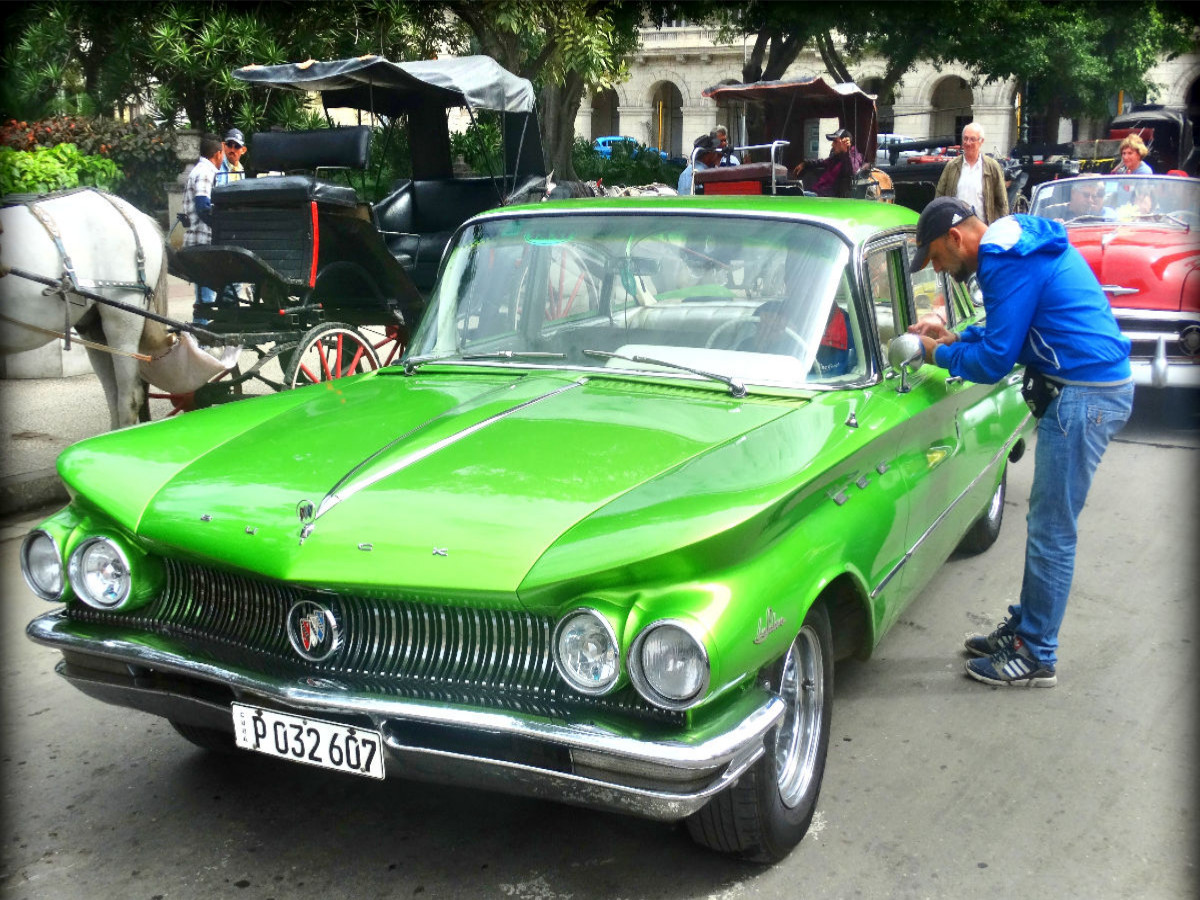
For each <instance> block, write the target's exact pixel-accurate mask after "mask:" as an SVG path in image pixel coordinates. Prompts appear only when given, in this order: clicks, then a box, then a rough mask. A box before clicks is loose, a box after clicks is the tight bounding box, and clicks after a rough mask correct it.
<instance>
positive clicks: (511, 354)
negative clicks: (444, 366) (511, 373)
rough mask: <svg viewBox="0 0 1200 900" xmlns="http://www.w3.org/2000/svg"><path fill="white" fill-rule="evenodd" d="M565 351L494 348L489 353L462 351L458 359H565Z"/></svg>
mask: <svg viewBox="0 0 1200 900" xmlns="http://www.w3.org/2000/svg"><path fill="white" fill-rule="evenodd" d="M566 358H567V354H565V353H552V352H550V351H547V350H495V351H493V352H491V353H464V354H462V356H460V357H459V359H566Z"/></svg>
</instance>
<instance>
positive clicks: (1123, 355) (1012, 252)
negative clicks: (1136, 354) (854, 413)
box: [934, 215, 1132, 385]
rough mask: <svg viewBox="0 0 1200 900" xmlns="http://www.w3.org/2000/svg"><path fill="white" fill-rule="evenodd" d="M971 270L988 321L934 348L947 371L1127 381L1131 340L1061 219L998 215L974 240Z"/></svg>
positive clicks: (981, 379) (985, 379)
mask: <svg viewBox="0 0 1200 900" xmlns="http://www.w3.org/2000/svg"><path fill="white" fill-rule="evenodd" d="M975 274H976V277H977V278H978V279H979V286H980V288H982V290H983V298H984V304H985V306H986V308H987V320H986V322H985V323H984V325H982V326H979V325H972V326H971V327H969V328H966V329H964V330H963V332H962V333H961V334H960V335H959V340H958V341H957V342H956V343H953V344H950V345H948V346H940V347H938V348H937V350H936V352H935V354H934V359H935V360H936V361H937V364H938V365H939V366H942V367H943V368H946V369H949V370H950V374H951V375H961V376H962V377H963V378H966V379H968V380H970V381H974V382H978V383H981V384H994V383H995V382H997V381H999V380H1000V379H1001V378H1003V377H1004V376H1005V375H1007V374H1008V373H1009V372H1010V371H1011V370H1012V367H1013V366H1014V365H1015V364H1016V363H1021V364H1023V365H1032V366H1036V367H1037V368H1038V369H1040V370H1041V371H1042V372H1044V373H1045V374H1046V375H1048V376H1050V377H1051V378H1054V379H1056V380H1058V381H1062V382H1065V383H1068V384H1090V385H1110V384H1122V383H1125V382H1127V381H1129V380H1131V377H1132V375H1131V370H1130V368H1129V346H1130V344H1129V339H1128V338H1126V337H1124V336H1123V335H1122V334H1121V330H1120V329H1119V328H1118V327H1117V320H1116V319H1115V318H1114V317H1113V314H1112V308H1111V307H1110V306H1109V304H1108V298H1107V297H1106V296H1105V295H1104V291H1102V290H1101V289H1100V283H1099V282H1098V281H1096V276H1095V275H1093V274H1092V270H1091V269H1089V268H1088V264H1087V262H1086V261H1085V260H1084V258H1083V256H1082V254H1080V252H1079V251H1078V250H1076V249H1075V248H1074V247H1072V246H1071V244H1070V242H1069V241H1068V240H1067V230H1066V229H1065V228H1064V227H1063V225H1062V223H1061V222H1054V221H1051V220H1049V219H1042V218H1038V217H1036V216H1021V215H1013V216H1005V217H1004V218H1003V219H998V220H997V221H996V222H995V223H994V224H993V225H991V226H990V227H989V228H988V230H987V231H986V232H985V233H984V235H983V238H982V240H981V241H980V243H979V266H978V269H977V271H976V273H975Z"/></svg>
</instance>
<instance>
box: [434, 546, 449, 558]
mask: <svg viewBox="0 0 1200 900" xmlns="http://www.w3.org/2000/svg"><path fill="white" fill-rule="evenodd" d="M433 555H434V556H449V555H450V550H449V549H448V548H446V547H434V548H433Z"/></svg>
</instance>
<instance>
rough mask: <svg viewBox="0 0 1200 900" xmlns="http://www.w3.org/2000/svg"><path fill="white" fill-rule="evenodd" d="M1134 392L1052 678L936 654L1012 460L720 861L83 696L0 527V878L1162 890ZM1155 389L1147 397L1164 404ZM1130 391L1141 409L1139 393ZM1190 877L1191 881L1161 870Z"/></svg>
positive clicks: (1162, 529)
mask: <svg viewBox="0 0 1200 900" xmlns="http://www.w3.org/2000/svg"><path fill="white" fill-rule="evenodd" d="M1181 402H1182V401H1181V400H1180V399H1179V398H1178V397H1172V398H1170V400H1169V402H1167V403H1166V404H1162V403H1159V404H1155V403H1152V402H1149V401H1144V400H1142V399H1141V398H1140V397H1139V404H1138V413H1137V421H1136V422H1135V424H1134V425H1132V426H1130V427H1129V428H1128V429H1126V431H1125V432H1124V433H1123V434H1122V436H1121V438H1120V441H1119V442H1118V443H1116V444H1114V445H1113V446H1112V447H1111V448H1110V450H1109V453H1108V455H1107V456H1106V458H1105V460H1104V463H1103V465H1102V466H1101V469H1100V472H1099V475H1098V477H1097V481H1096V485H1095V487H1094V489H1093V492H1092V496H1091V498H1090V500H1089V503H1088V507H1087V509H1086V511H1085V513H1084V515H1083V519H1082V539H1081V552H1080V556H1079V561H1078V566H1077V576H1076V581H1075V588H1074V593H1073V595H1072V600H1071V607H1070V610H1069V612H1068V616H1067V620H1066V624H1065V627H1064V629H1063V633H1062V643H1063V646H1062V652H1061V661H1060V670H1059V671H1060V676H1059V686H1058V687H1057V688H1055V689H1053V690H1038V691H1027V690H1002V689H995V688H988V687H984V686H982V685H979V684H976V683H974V682H971V681H969V680H967V679H966V678H965V677H963V675H962V663H963V656H962V655H961V652H960V647H961V640H962V636H963V634H964V633H965V632H968V631H972V630H975V629H980V628H984V629H986V628H988V627H990V625H991V624H992V622H993V621H994V619H995V617H997V616H998V615H1000V614H1002V612H1003V610H1004V607H1005V605H1006V604H1007V603H1008V602H1010V601H1011V600H1012V599H1013V598H1014V596H1015V593H1016V591H1017V589H1018V586H1019V573H1020V566H1021V558H1022V551H1023V540H1024V510H1025V506H1026V501H1027V497H1028V490H1029V483H1030V476H1031V474H1032V457H1031V456H1029V457H1027V458H1026V459H1025V460H1024V461H1023V462H1022V463H1021V464H1019V465H1017V466H1015V467H1014V468H1013V469H1012V471H1011V474H1010V480H1009V497H1008V506H1007V509H1006V522H1005V526H1004V530H1003V532H1002V534H1001V537H1000V540H999V541H998V543H997V544H996V545H995V546H994V547H993V548H992V549H991V550H990V551H989V552H988V553H986V554H984V555H983V556H981V557H974V558H961V559H959V558H956V559H953V560H951V562H950V563H949V564H948V565H947V566H946V567H945V568H944V569H943V570H942V572H941V573H940V575H939V576H938V577H937V578H936V579H935V581H934V582H933V583H932V584H931V585H930V587H929V588H928V590H927V591H926V592H925V593H924V595H923V596H922V597H920V598H919V599H918V600H917V601H916V602H915V603H914V604H913V605H912V606H911V607H910V608H909V609H908V611H907V612H906V613H905V614H904V615H903V616H902V617H901V620H900V622H899V624H898V625H897V626H896V627H895V629H894V630H893V631H892V632H891V633H890V634H889V636H888V637H887V638H886V639H885V640H884V642H883V643H882V645H881V646H880V647H879V649H878V651H877V655H876V656H875V658H874V659H872V660H870V661H868V662H850V663H846V664H842V665H839V667H838V670H837V677H836V681H837V700H836V703H835V708H834V720H833V728H834V731H833V741H832V744H831V752H830V761H829V766H828V769H827V771H826V775H825V786H824V791H823V793H822V796H821V801H820V805H819V808H818V812H817V817H816V820H815V823H814V826H813V829H812V831H811V832H810V834H809V835H808V837H807V838H806V839H805V840H804V842H803V843H802V844H801V845H800V847H799V848H798V849H797V850H796V851H795V852H794V853H793V854H792V855H791V856H790V857H789V858H788V859H787V860H786V861H785V862H783V863H782V864H780V865H778V866H776V867H774V868H771V869H762V868H757V867H748V866H744V865H738V864H734V863H730V862H726V861H724V860H722V859H720V858H718V857H715V856H712V855H710V854H707V853H705V852H703V851H701V850H699V849H697V848H695V847H693V846H692V845H691V844H690V842H689V841H688V839H687V837H686V834H685V832H684V831H683V830H682V829H680V828H673V827H669V826H663V825H659V824H654V823H648V822H642V821H638V820H633V819H626V818H621V817H618V816H614V815H606V814H598V813H593V812H588V811H583V810H576V809H572V808H568V807H564V806H558V805H553V804H548V803H540V802H535V801H531V800H523V799H512V798H507V797H502V796H497V795H481V794H475V793H472V792H469V791H467V790H462V789H449V788H443V787H435V786H429V785H421V784H412V783H407V782H405V781H402V780H390V781H388V782H386V783H384V784H378V783H376V782H372V781H368V780H366V779H355V778H351V777H349V776H344V775H337V774H332V773H325V772H322V771H317V770H313V769H310V768H306V767H302V766H296V765H291V764H288V763H286V762H277V761H274V760H269V759H265V758H256V757H251V756H250V755H248V754H240V755H235V756H231V757H217V756H211V755H206V754H205V753H203V752H201V751H199V750H197V749H195V748H193V747H192V746H191V745H190V744H188V743H186V742H185V741H184V740H183V739H182V738H179V737H178V736H176V735H175V733H174V732H173V731H172V730H171V728H170V727H169V726H168V725H167V724H166V723H165V722H164V721H161V720H158V719H155V718H152V717H150V716H146V715H142V714H139V713H133V712H128V711H124V710H118V709H116V708H114V707H106V706H103V705H101V704H99V703H97V702H95V701H92V700H89V699H88V698H86V697H84V696H83V695H82V694H80V693H78V692H76V691H75V690H74V689H73V688H70V687H69V686H68V685H67V684H66V683H65V682H63V681H62V680H61V679H60V678H59V677H58V676H56V675H55V674H54V673H53V667H54V663H55V661H56V658H57V656H56V654H55V653H53V652H51V651H48V650H45V649H42V648H39V647H36V646H34V645H33V644H31V643H30V642H29V641H27V640H26V639H25V638H24V636H23V634H22V631H21V629H22V627H23V625H24V623H25V622H27V621H28V620H29V619H30V618H32V617H33V616H34V615H36V614H37V613H38V612H39V611H41V610H42V609H44V604H42V603H41V602H40V601H38V600H36V599H35V598H34V597H33V596H32V595H31V594H30V593H29V591H28V590H27V589H26V588H25V586H24V584H23V583H22V582H21V579H20V575H19V573H18V572H17V567H16V563H15V560H16V551H17V546H18V544H19V540H20V537H21V536H22V535H23V534H24V532H25V531H26V530H27V529H28V527H29V526H30V525H31V524H34V523H35V522H36V521H37V518H36V517H26V518H24V519H21V520H16V519H10V520H8V521H7V522H5V523H4V524H3V527H2V529H0V552H2V554H3V561H4V562H3V597H4V601H5V602H4V605H3V625H4V636H3V639H2V640H3V643H2V644H0V646H2V651H3V658H2V661H0V665H2V667H3V677H4V684H5V690H4V695H3V698H4V710H3V718H2V726H3V750H2V756H0V776H2V779H3V780H2V784H3V809H4V811H5V815H6V817H7V821H6V823H5V824H6V828H5V832H4V833H5V838H4V842H3V847H4V850H3V853H4V858H3V863H2V867H0V893H3V894H4V896H6V897H11V898H13V900H23V898H30V900H33V898H39V900H42V898H44V900H73V898H87V900H101V898H145V900H150V898H164V900H183V898H205V900H207V898H226V897H236V898H246V900H251V898H254V900H263V898H272V897H273V898H278V900H283V898H297V900H305V898H329V897H355V898H370V897H385V896H386V897H414V896H420V897H422V898H426V897H429V898H441V897H516V898H527V900H535V898H536V900H550V898H567V897H573V898H590V897H597V898H641V897H663V898H691V897H717V898H741V897H766V898H789V900H792V898H797V897H804V898H850V897H864V898H882V897H889V898H943V897H945V898H949V897H954V898H958V897H961V896H963V895H964V894H971V895H978V896H985V897H1032V896H1038V897H1054V898H1072V897H1079V898H1128V897H1139V898H1164V900H1166V898H1180V897H1187V896H1195V893H1194V889H1195V886H1196V872H1195V865H1196V857H1195V848H1196V843H1197V842H1196V829H1195V815H1196V781H1195V778H1196V754H1195V748H1196V738H1197V734H1196V716H1195V714H1196V695H1195V685H1196V680H1197V675H1198V673H1197V665H1196V663H1197V654H1196V640H1195V638H1196V628H1195V625H1196V622H1195V612H1194V608H1195V602H1196V599H1197V597H1196V584H1197V574H1198V573H1197V570H1196V563H1195V558H1196V555H1195V549H1194V548H1195V539H1196V534H1197V506H1196V498H1197V496H1200V492H1198V491H1197V475H1198V474H1200V471H1198V462H1200V449H1198V448H1200V440H1198V438H1200V428H1198V427H1197V420H1196V419H1195V417H1194V415H1193V414H1191V413H1189V414H1187V415H1184V414H1181V413H1180V410H1179V403H1181ZM1164 406H1165V408H1164ZM1152 407H1155V408H1152ZM1189 885H1191V887H1189Z"/></svg>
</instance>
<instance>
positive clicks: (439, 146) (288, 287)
mask: <svg viewBox="0 0 1200 900" xmlns="http://www.w3.org/2000/svg"><path fill="white" fill-rule="evenodd" d="M234 75H235V76H236V77H237V78H239V79H241V80H243V81H247V82H250V83H252V84H256V85H260V86H270V87H274V88H281V89H287V90H295V91H302V92H306V93H319V94H320V95H321V100H322V103H323V104H324V106H325V108H326V109H327V110H328V109H334V108H349V109H352V110H358V111H361V112H363V113H368V114H370V116H371V117H372V118H375V119H379V118H382V119H383V120H384V121H386V122H387V123H388V127H389V128H395V127H396V126H397V124H398V123H399V122H400V121H402V120H407V124H408V131H409V140H410V146H411V148H412V177H411V178H404V179H401V180H399V181H397V182H396V183H395V184H393V185H392V186H391V189H390V191H389V192H388V193H387V194H386V196H384V197H383V198H382V199H380V200H379V201H378V202H376V203H373V204H370V203H365V202H362V200H361V199H360V197H359V196H358V195H357V193H356V191H355V190H354V189H353V188H352V187H350V186H348V185H346V184H338V183H334V182H333V181H331V180H328V179H325V178H321V177H319V175H320V173H322V172H327V171H329V170H350V171H358V172H366V171H367V170H368V168H369V164H370V159H369V156H370V146H371V129H370V128H369V127H367V126H365V125H357V126H349V127H339V128H330V129H318V130H314V131H305V132H267V133H262V134H256V135H254V136H253V137H252V138H251V139H250V147H251V149H252V153H253V159H254V161H255V165H256V167H257V168H258V169H259V170H264V169H270V170H274V171H277V172H280V173H283V174H280V175H273V176H266V177H258V178H253V179H242V180H240V181H234V182H232V183H230V184H226V185H221V186H219V187H217V188H215V189H214V191H213V223H212V229H213V240H212V243H211V244H208V245H201V246H192V247H185V248H183V249H181V250H179V251H178V252H177V253H175V254H173V255H172V261H171V268H172V272H173V273H174V274H177V275H179V276H180V277H183V278H185V279H187V280H188V281H192V282H195V283H197V284H201V285H204V286H206V287H209V288H212V289H214V290H215V291H216V293H217V297H218V299H217V302H216V304H214V305H213V306H212V307H211V308H209V307H206V309H205V315H206V317H208V318H210V319H211V322H210V324H209V325H207V326H206V329H207V330H208V331H209V332H212V333H214V334H216V335H217V336H219V337H220V338H221V340H222V342H226V343H228V342H234V343H240V344H247V345H252V346H255V347H257V348H259V349H258V353H259V359H258V361H257V362H256V363H255V364H254V365H253V366H252V367H251V368H250V369H249V370H248V371H247V372H244V373H240V374H238V375H237V376H235V377H234V378H233V379H231V380H230V381H229V382H228V383H218V384H217V385H215V386H213V387H210V388H209V389H208V392H209V396H208V397H205V398H203V400H202V402H204V401H209V402H211V400H213V399H217V398H216V397H215V395H214V394H213V392H214V391H217V390H220V391H228V390H229V389H230V386H233V387H234V389H236V386H237V385H238V384H240V383H241V382H243V381H245V380H247V379H248V378H256V379H259V380H263V379H264V378H265V377H266V376H264V375H263V369H264V367H265V364H266V363H267V362H269V361H270V360H271V359H273V358H275V357H276V356H278V358H279V359H280V363H281V368H282V371H283V376H282V382H280V383H278V384H271V386H272V387H286V388H291V387H298V386H301V385H304V384H309V383H312V382H316V381H324V380H328V379H329V378H336V377H342V376H344V375H348V374H352V373H354V372H358V371H365V370H367V369H372V368H377V367H378V366H379V364H380V355H382V357H383V362H384V363H385V364H386V363H389V362H391V361H392V360H393V359H394V358H396V356H397V354H398V353H399V352H400V350H401V349H402V347H403V344H404V343H405V341H406V339H407V334H408V330H409V329H410V328H411V327H413V326H414V325H415V324H416V322H417V320H418V319H419V318H420V315H421V311H422V308H423V306H424V302H425V298H426V297H427V295H428V293H429V291H430V290H431V289H432V288H433V285H434V282H435V280H436V278H437V270H438V265H439V263H440V261H441V256H442V252H443V250H444V249H445V247H446V244H447V243H448V241H449V239H450V236H451V234H452V233H453V232H454V230H455V229H456V228H457V227H458V226H459V225H461V224H462V223H463V222H464V221H466V220H467V219H468V218H470V217H471V216H473V215H475V214H476V213H479V212H482V211H484V210H486V209H490V208H492V207H494V206H500V205H503V204H505V203H507V202H509V201H510V200H511V199H512V198H513V197H518V196H519V197H524V196H526V195H527V194H528V193H529V192H530V191H531V190H533V189H535V188H540V187H541V185H542V184H543V183H544V178H545V166H544V163H543V158H542V152H541V143H540V138H539V133H538V126H537V120H536V116H535V114H534V93H533V87H532V85H531V84H530V83H529V82H528V81H527V80H526V79H523V78H518V77H517V76H515V75H513V74H511V73H510V72H508V71H506V70H505V69H503V68H502V67H501V66H500V65H499V64H498V63H496V62H495V60H493V59H491V58H489V57H486V56H473V57H463V58H454V59H443V60H424V61H418V62H404V63H393V62H389V61H388V60H386V59H384V58H382V57H377V56H375V57H363V58H357V59H347V60H337V61H333V62H312V61H309V62H305V63H298V64H286V65H278V66H248V67H246V68H243V69H239V70H237V71H236V72H235V73H234ZM453 107H463V108H465V109H466V110H467V112H468V114H469V115H470V116H471V118H472V119H474V117H475V115H476V112H477V111H478V110H493V111H496V112H498V113H500V114H501V115H500V120H501V125H502V136H503V145H504V157H505V171H504V172H502V173H491V174H489V175H485V176H472V177H456V176H455V175H454V172H453V166H452V161H451V153H450V138H449V127H448V123H447V111H448V110H449V109H450V108H453ZM233 285H248V286H249V290H247V289H245V288H242V289H241V290H233V289H232V286H233Z"/></svg>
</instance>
